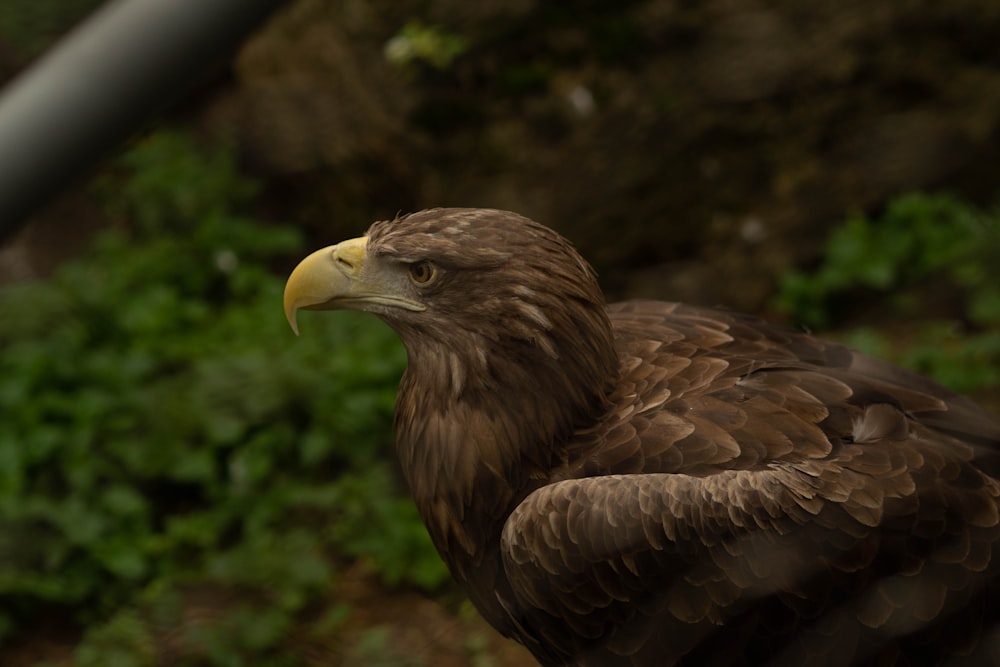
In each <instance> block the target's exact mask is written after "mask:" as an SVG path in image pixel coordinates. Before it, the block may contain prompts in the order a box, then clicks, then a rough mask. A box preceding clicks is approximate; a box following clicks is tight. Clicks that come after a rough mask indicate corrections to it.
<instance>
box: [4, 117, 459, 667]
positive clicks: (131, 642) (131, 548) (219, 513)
mask: <svg viewBox="0 0 1000 667" xmlns="http://www.w3.org/2000/svg"><path fill="white" fill-rule="evenodd" d="M119 171H120V173H119V174H118V175H117V176H116V177H114V178H110V179H108V180H107V181H106V183H105V185H104V192H105V193H106V194H107V196H108V197H109V200H110V201H111V202H112V204H111V208H112V211H113V215H114V217H115V218H116V219H118V220H119V224H118V225H117V227H118V229H117V230H116V231H113V232H108V233H105V234H104V235H102V236H101V237H100V238H99V239H98V240H97V242H96V243H95V245H94V248H93V249H92V251H91V252H89V253H88V254H86V255H85V256H84V257H82V258H81V259H79V260H76V261H73V262H71V263H69V264H68V265H66V266H64V267H63V268H61V269H60V270H59V271H58V273H57V274H56V275H55V276H54V277H53V278H52V279H51V280H48V281H44V282H37V283H32V284H21V285H14V286H11V287H8V288H5V289H4V290H2V291H0V312H2V313H3V314H4V315H3V317H2V318H0V646H2V644H3V641H4V639H11V638H13V637H15V636H16V633H17V632H18V631H19V629H22V628H25V627H29V626H31V625H32V624H33V623H35V622H36V621H37V620H38V619H39V618H40V617H41V616H42V615H44V614H48V613H50V612H51V611H52V610H53V609H62V610H64V611H66V612H69V613H71V614H72V615H74V616H75V617H76V618H77V619H78V621H79V623H80V624H81V625H83V626H86V627H87V632H86V637H85V641H84V642H83V644H82V646H81V647H80V649H79V651H78V653H77V659H78V662H79V664H81V665H99V664H100V665H142V664H150V661H151V660H152V656H153V655H154V654H155V652H156V651H157V650H158V649H155V648H154V647H153V644H151V642H153V641H154V636H155V634H156V629H157V628H164V627H166V628H175V629H176V628H183V627H185V626H184V624H183V622H182V621H183V618H185V617H186V616H187V615H189V614H190V610H189V609H187V608H186V604H185V603H184V599H185V597H184V594H183V592H184V591H190V590H201V591H205V590H208V591H211V590H225V591H227V595H232V596H235V598H236V599H237V600H238V601H239V602H238V603H233V604H229V605H223V607H224V611H222V612H220V613H219V614H217V615H216V617H215V620H214V621H213V622H212V623H208V624H198V625H197V626H196V627H192V628H191V629H190V631H187V630H183V631H182V630H178V632H180V634H181V636H182V639H183V642H182V643H184V645H185V646H188V647H189V648H190V651H189V652H190V653H193V654H197V655H198V656H199V658H198V660H199V661H200V662H197V664H212V665H216V664H217V665H241V664H254V665H260V664H296V663H295V662H294V660H292V659H291V658H281V659H280V660H279V656H283V655H284V656H287V655H288V653H287V651H283V650H282V648H281V647H282V642H283V641H285V639H286V638H287V635H288V633H289V631H290V628H291V627H292V624H293V623H295V622H296V621H298V620H301V619H302V617H303V615H304V614H306V613H307V612H309V613H310V614H311V615H312V616H315V615H316V610H315V607H316V606H317V605H319V606H321V607H322V606H323V605H326V604H330V603H331V601H330V600H328V599H325V596H329V594H330V589H331V586H332V585H333V584H334V582H335V580H336V577H337V563H339V562H345V561H346V560H348V559H355V558H365V559H368V560H369V561H371V562H372V563H373V564H374V565H375V567H376V568H377V570H378V571H379V572H381V573H382V575H383V576H384V579H385V580H386V581H387V582H389V583H393V584H410V585H417V586H421V587H424V588H434V587H436V586H439V585H440V584H441V583H442V582H443V581H445V580H446V578H447V573H446V570H445V568H444V566H443V564H442V563H441V562H440V560H439V558H438V556H437V554H436V552H435V551H434V549H433V547H432V545H431V544H430V540H429V538H428V537H427V535H426V533H425V531H424V530H423V527H422V526H421V524H420V522H419V518H418V516H417V514H416V510H415V509H414V507H413V504H412V502H411V501H410V500H409V499H408V498H407V497H406V496H405V493H403V492H402V491H401V490H400V489H399V484H398V483H397V479H396V475H395V471H394V469H393V467H392V466H393V464H391V463H390V461H391V460H392V457H391V442H392V435H391V424H392V410H393V402H394V398H395V392H396V385H397V382H398V378H399V375H400V373H401V371H402V368H403V366H404V364H405V354H404V352H403V350H402V347H401V345H400V344H399V343H398V340H397V339H396V337H395V335H394V334H393V333H392V332H391V331H390V330H389V329H388V328H387V327H385V326H384V325H382V324H381V323H380V322H378V321H377V320H375V319H374V318H369V317H363V316H359V317H354V316H352V315H349V314H344V315H343V316H338V317H329V316H327V317H322V318H320V317H317V318H308V320H307V321H306V322H304V323H303V324H304V327H303V328H304V329H305V333H306V335H304V336H302V337H301V338H299V339H296V338H295V337H294V336H293V335H292V333H291V332H290V330H289V328H288V325H287V323H286V322H285V321H284V318H283V316H282V312H281V305H280V304H281V295H282V289H283V283H284V278H283V277H282V276H278V275H276V274H275V273H274V272H272V270H271V268H270V266H269V263H270V262H272V261H275V260H276V259H279V258H286V257H288V256H290V255H293V254H294V255H301V254H302V252H303V250H302V248H301V245H302V240H301V238H300V235H299V234H298V233H297V231H296V230H294V229H291V228H288V227H283V226H278V225H265V224H262V223H260V222H258V221H255V220H253V219H250V218H248V217H244V216H243V215H241V214H240V213H239V211H241V210H246V208H247V203H248V200H249V199H250V198H251V197H252V195H253V186H252V184H250V183H248V182H247V181H246V180H245V179H244V178H243V177H242V176H241V175H240V174H239V173H238V171H237V169H236V167H235V165H234V163H233V160H232V157H231V155H230V153H229V152H228V151H226V150H215V151H211V152H204V151H200V150H198V149H196V147H195V146H194V144H193V143H192V142H191V141H190V140H189V139H188V138H186V137H185V136H184V135H180V134H172V133H160V134H157V135H154V136H151V137H149V138H147V139H145V140H143V141H142V142H141V143H139V144H137V145H136V146H135V147H134V148H133V149H132V150H131V151H129V152H128V154H127V155H126V156H125V157H124V158H123V160H122V161H121V165H120V169H119ZM333 602H335V601H333ZM178 641H180V640H178ZM180 664H183V661H181V663H180Z"/></svg>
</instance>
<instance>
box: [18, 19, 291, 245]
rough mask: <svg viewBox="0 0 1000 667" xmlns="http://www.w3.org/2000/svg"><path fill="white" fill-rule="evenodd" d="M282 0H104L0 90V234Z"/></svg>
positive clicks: (230, 48) (132, 128)
mask: <svg viewBox="0 0 1000 667" xmlns="http://www.w3.org/2000/svg"><path fill="white" fill-rule="evenodd" d="M283 4H286V3H285V2H284V1H283V0H113V1H112V2H109V3H108V4H106V5H105V6H103V7H101V8H100V9H99V10H98V11H97V12H95V13H94V14H93V15H92V16H91V17H90V18H88V19H87V20H86V21H84V22H83V23H82V24H81V25H80V26H78V27H77V28H76V29H74V30H73V31H72V32H71V33H70V34H69V35H68V36H66V37H65V38H64V39H63V40H62V41H61V42H60V43H58V44H57V45H56V46H55V47H53V48H52V50H51V51H49V52H48V53H47V54H45V55H44V56H43V57H42V58H41V59H39V60H38V62H36V63H35V64H33V65H32V66H31V67H29V68H28V69H27V70H26V71H25V72H24V73H23V74H21V75H20V76H19V77H18V78H17V79H15V80H14V81H13V82H11V83H10V84H9V85H8V86H7V88H6V89H5V90H4V91H3V93H2V96H0V240H2V239H3V238H5V237H6V236H7V235H8V234H9V233H10V232H12V231H13V230H14V229H16V227H17V225H18V224H19V223H20V222H21V221H22V220H23V219H24V218H25V217H26V216H27V215H28V214H30V213H31V212H32V211H33V210H34V209H35V208H37V207H38V206H40V205H41V204H42V203H44V202H45V201H46V200H47V199H49V198H50V197H52V196H53V195H54V194H55V193H57V192H58V191H59V190H60V189H61V188H63V187H65V185H66V184H67V183H68V182H69V181H70V179H72V178H74V177H76V176H78V175H79V174H80V173H81V172H82V171H83V169H84V168H85V167H86V166H87V165H89V164H91V163H92V162H93V161H95V160H96V159H97V158H99V157H101V156H102V155H104V154H105V153H107V152H108V151H109V150H110V149H111V148H113V147H114V146H115V145H116V144H117V143H118V142H120V141H121V140H123V139H125V138H126V137H128V136H129V134H130V133H132V132H134V131H135V129H136V128H137V127H138V126H139V124H140V123H141V122H142V121H143V120H144V119H146V118H148V117H149V116H150V115H151V114H153V113H155V112H157V111H159V110H161V109H162V108H163V107H164V106H166V104H167V103H168V102H170V101H171V100H172V99H174V98H175V97H177V95H178V94H180V93H181V92H183V90H184V88H185V87H186V85H187V84H190V83H191V82H192V81H194V80H196V78H197V76H198V74H199V73H200V72H204V71H205V69H206V67H207V66H208V65H211V64H213V63H215V62H218V61H219V59H221V58H223V57H225V56H228V55H229V54H231V53H232V52H233V51H234V50H235V49H236V47H237V46H238V45H239V43H240V42H241V41H242V40H243V39H244V38H245V37H246V36H247V35H248V34H249V33H250V32H251V31H252V30H253V29H254V28H255V27H257V26H259V25H260V24H261V23H262V22H263V21H264V20H265V19H266V18H267V17H268V16H269V15H270V14H271V13H272V12H273V11H274V10H276V9H277V8H279V7H280V6H282V5H283Z"/></svg>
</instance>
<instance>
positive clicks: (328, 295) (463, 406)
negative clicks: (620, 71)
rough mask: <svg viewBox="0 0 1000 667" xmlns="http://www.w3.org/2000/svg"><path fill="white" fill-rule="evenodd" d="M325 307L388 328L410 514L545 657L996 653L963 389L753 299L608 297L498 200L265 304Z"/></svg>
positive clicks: (396, 229)
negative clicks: (763, 315)
mask: <svg viewBox="0 0 1000 667" xmlns="http://www.w3.org/2000/svg"><path fill="white" fill-rule="evenodd" d="M336 308H350V309H356V310H364V311H368V312H371V313H374V314H375V315H377V316H378V317H380V318H382V319H383V320H385V321H386V322H387V323H388V324H389V325H390V326H391V327H392V328H393V329H395V331H396V332H397V333H398V334H399V336H400V338H401V339H402V341H403V343H404V345H405V347H406V350H407V354H408V359H409V363H408V367H407V369H406V371H405V373H404V375H403V378H402V380H401V383H400V387H399V396H398V399H397V404H396V418H395V426H396V433H397V451H398V455H399V459H400V462H401V464H402V469H403V471H404V474H405V477H406V480H407V482H408V484H409V486H410V489H411V491H412V493H413V497H414V500H415V501H416V504H417V507H418V508H419V510H420V514H421V516H422V517H423V520H424V522H425V524H426V526H427V530H428V531H429V532H430V535H431V537H432V538H433V541H434V544H435V545H436V546H437V549H438V551H439V552H440V554H441V557H442V558H443V559H444V561H445V562H446V563H447V565H448V567H449V568H450V570H451V573H452V575H453V576H454V577H455V579H456V580H457V581H458V582H459V583H460V584H461V585H462V586H463V587H464V589H465V591H466V592H467V593H468V595H469V597H470V598H471V600H472V602H473V603H475V605H476V607H477V608H478V609H479V611H480V612H481V613H482V615H483V616H484V617H485V618H486V620H487V621H489V622H490V623H491V624H492V625H493V626H494V627H495V628H496V629H497V630H499V631H500V632H501V633H503V634H504V635H506V636H507V637H512V638H514V639H516V640H517V641H519V642H521V643H523V644H524V645H525V646H527V647H528V649H529V650H530V651H531V652H532V653H533V654H534V655H535V657H536V658H537V659H538V660H539V662H541V663H542V664H544V665H657V666H659V665H673V664H685V665H688V664H690V665H699V666H701V665H742V664H746V665H795V666H799V665H810V666H813V665H854V664H878V665H904V664H919V665H929V664H939V663H947V664H968V665H986V664H1000V657H998V656H1000V634H996V633H993V632H992V630H993V627H992V624H993V623H994V621H995V620H996V619H995V618H994V617H995V616H996V614H997V613H998V605H997V600H996V596H997V595H998V593H1000V590H998V588H1000V587H998V585H997V573H998V572H1000V555H998V557H996V558H995V557H994V550H995V549H996V545H997V543H998V539H1000V513H998V496H1000V483H998V481H997V480H998V478H1000V456H998V455H1000V420H998V419H997V418H996V417H994V416H992V415H990V414H989V413H987V412H986V411H984V410H983V409H981V408H980V407H978V406H977V405H975V404H974V403H973V402H971V401H970V400H968V399H965V398H962V397H960V396H958V395H956V394H954V393H952V392H950V391H948V390H946V389H944V388H942V387H940V386H938V385H937V384H935V383H933V382H931V381H930V380H928V379H926V378H923V377H921V376H919V375H916V374H914V373H911V372H908V371H905V370H902V369H899V368H896V367H894V366H891V365H889V364H887V363H884V362H881V361H877V360H875V359H872V358H870V357H867V356H864V355H862V354H859V353H857V352H852V351H850V350H848V349H846V348H844V347H842V346H841V345H838V344H836V343H832V342H829V341H825V340H822V339H820V338H817V337H814V336H811V335H808V334H805V333H801V332H798V331H794V330H791V329H788V328H784V327H781V326H777V325H774V324H770V323H768V322H765V321H762V320H760V319H756V318H753V317H750V316H746V315H739V314H733V313H729V312H725V311H721V310H715V309H709V308H701V307H695V306H688V305H682V304H678V303H661V302H654V301H631V302H625V303H617V304H612V305H606V304H605V301H604V298H603V296H602V293H601V290H600V288H599V286H598V284H597V280H596V277H595V274H594V272H593V270H592V269H591V267H590V266H589V265H588V264H587V262H586V261H584V260H583V259H582V258H581V257H580V255H579V254H577V252H576V251H575V250H574V249H573V248H572V246H571V245H570V244H569V243H568V242H567V241H566V240H565V239H563V238H562V237H560V236H559V235H558V234H556V233H555V232H553V231H552V230H550V229H548V228H547V227H545V226H543V225H540V224H538V223H536V222H533V221H531V220H528V219H526V218H524V217H521V216H519V215H517V214H514V213H509V212H504V211H496V210H483V209H435V210H428V211H422V212H419V213H415V214H412V215H408V216H405V217H402V218H398V219H396V220H393V221H386V222H377V223H375V224H374V225H372V227H371V228H370V229H369V231H368V234H367V235H366V236H364V237H361V238H358V239H353V240H350V241H345V242H343V243H340V244H338V245H335V246H332V247H329V248H324V249H323V250H319V251H317V252H315V253H313V254H312V255H310V256H309V257H307V258H306V259H305V260H303V261H302V263H301V264H300V265H299V266H298V267H297V268H296V269H295V271H294V272H293V273H292V275H291V277H290V278H289V280H288V285H287V287H286V289H285V313H286V315H287V316H288V319H289V322H290V323H291V325H292V327H293V329H296V319H295V317H296V312H297V311H298V310H301V309H314V310H323V309H336ZM296 330H297V329H296Z"/></svg>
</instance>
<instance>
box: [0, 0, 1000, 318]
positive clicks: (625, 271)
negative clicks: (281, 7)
mask: <svg viewBox="0 0 1000 667" xmlns="http://www.w3.org/2000/svg"><path fill="white" fill-rule="evenodd" d="M407 25H411V26H417V28H418V31H422V34H430V35H432V36H435V37H437V38H438V41H439V42H441V41H444V42H445V44H444V46H442V45H441V44H438V45H437V46H434V45H433V44H432V46H431V47H430V48H429V49H428V51H429V54H430V55H426V56H421V53H420V47H419V45H418V47H417V49H416V51H417V53H415V54H414V55H411V56H410V57H409V58H406V57H403V58H402V59H400V58H396V59H395V60H393V59H392V58H390V57H388V56H387V50H388V49H391V47H389V46H388V45H389V44H390V42H391V41H392V40H393V38H394V37H397V38H398V37H399V35H400V34H401V33H403V32H405V28H406V26H407ZM448 39H456V40H459V41H460V46H459V48H458V49H457V50H458V51H460V52H459V53H457V55H455V56H454V57H453V58H452V57H449V55H448V53H447V50H448V46H447V42H446V40H448ZM998 44H1000V5H997V4H996V3H993V2H989V1H984V0H962V1H958V2H950V3H935V2H929V1H925V2H919V1H918V2H899V1H897V2H890V3H876V4H872V3H867V2H841V1H837V2H834V1H833V0H820V1H818V2H813V3H806V4H803V3H794V2H781V3H759V2H754V1H752V0H716V1H712V2H680V1H670V0H657V1H654V2H635V1H633V2H600V1H591V2H580V3H573V4H572V5H565V4H562V3H542V2H532V1H529V0H517V1H513V2H511V1H506V0H505V1H493V0H487V1H485V2H477V3H466V2H458V1H452V0H435V1H433V2H387V1H385V0H374V1H363V0H346V1H345V2H338V3H332V2H325V1H322V0H300V1H298V2H295V3H293V4H292V5H291V6H290V7H289V8H288V9H287V10H286V11H284V12H283V13H282V14H280V15H279V16H278V17H277V18H276V19H275V20H273V21H272V22H271V23H270V24H269V25H268V26H267V27H266V28H265V29H264V30H262V31H261V32H260V33H259V34H257V35H256V36H255V37H253V39H251V40H250V41H249V42H248V43H247V44H246V46H245V48H244V49H243V50H242V51H241V53H240V54H239V55H238V57H237V58H236V59H235V61H234V62H233V63H232V64H231V67H228V68H226V69H225V70H223V69H222V68H219V69H218V70H217V71H216V70H213V71H208V72H206V75H205V77H204V82H203V84H202V85H201V86H200V87H199V88H198V89H197V90H196V91H194V92H193V93H192V94H190V95H189V96H188V97H187V98H186V99H185V100H184V102H183V103H182V104H181V105H179V107H177V108H175V109H174V110H173V111H172V112H171V113H170V114H169V116H168V117H167V118H165V119H161V120H162V121H164V122H171V123H182V124H184V125H189V126H193V127H196V128H198V130H199V131H200V132H202V133H203V134H204V135H206V136H213V137H219V136H223V137H226V138H227V139H228V140H230V141H232V142H234V143H235V144H236V146H237V147H238V150H239V152H240V155H241V156H242V159H243V160H244V162H245V164H246V166H247V168H249V169H250V170H251V171H252V172H254V174H255V175H256V176H257V177H259V178H260V179H262V180H263V182H264V183H265V193H264V206H265V207H266V209H267V213H268V214H269V215H271V216H272V217H276V218H279V219H283V220H294V221H298V222H299V223H300V224H302V225H304V226H306V227H308V228H309V230H310V231H311V233H312V234H313V235H314V236H315V238H316V241H317V243H318V242H324V241H329V240H335V239H337V238H340V237H342V236H343V235H344V234H345V233H353V232H356V231H358V230H361V229H363V228H364V227H365V226H366V225H367V224H368V223H369V222H371V221H372V220H375V219H380V218H386V217H391V216H393V215H395V214H396V213H397V212H400V211H403V212H406V211H412V210H416V209H420V208H425V207H430V206H488V207H499V208H507V209H512V210H516V211H518V212H521V213H523V214H525V215H528V216H530V217H534V218H536V219H538V220H540V221H543V222H545V223H547V224H550V225H552V226H555V227H557V228H558V229H560V230H561V231H562V232H563V233H565V234H566V235H567V236H569V237H571V238H572V239H573V240H574V242H575V243H576V244H577V245H578V246H579V247H580V249H581V250H582V251H583V252H584V254H585V255H586V256H587V257H588V258H589V259H590V260H591V261H592V262H593V263H594V264H595V265H596V266H597V268H598V269H599V271H600V273H601V275H602V279H603V282H604V284H605V285H606V287H607V289H608V291H609V293H610V294H611V295H612V296H616V297H617V296H625V295H631V296H636V295H641V296H655V297H662V298H671V299H680V300H688V301H697V302H702V303H718V304H725V305H729V306H732V307H735V308H739V309H742V310H751V311H759V310H761V309H762V308H764V306H765V303H766V300H767V297H768V295H769V294H770V293H771V292H772V291H773V288H774V281H775V278H776V277H777V276H780V275H782V274H783V273H784V272H786V271H788V270H789V269H790V268H792V267H801V266H808V265H809V264H810V263H812V262H815V261H816V260H817V257H818V256H819V253H820V250H821V243H822V241H823V239H824V238H825V236H826V234H827V232H828V230H829V229H830V228H831V226H833V225H835V224H836V223H837V222H839V221H841V220H842V219H843V217H844V215H845V214H846V213H849V212H858V211H869V212H872V211H878V209H879V208H880V207H881V206H883V205H884V204H885V202H886V201H887V200H888V199H890V198H892V197H893V196H895V195H898V194H900V193H904V192H908V191H912V190H915V189H945V190H947V191H950V192H954V193H957V194H960V195H963V196H965V197H967V198H969V199H971V200H972V201H974V202H984V203H985V202H990V201H993V199H994V198H995V195H996V191H997V183H998V180H1000V160H998V159H997V158H998V155H1000V46H998ZM17 53H18V51H17V50H16V49H14V48H12V47H11V48H7V49H0V55H4V54H6V55H7V63H6V66H5V69H6V70H7V71H13V70H14V69H16V66H17V62H18V57H17V55H16V54H17ZM441 54H443V56H442V57H441V61H439V62H437V63H435V62H432V61H433V60H434V59H435V58H436V57H437V56H438V55H441ZM442 61H443V62H442ZM67 201H69V202H70V204H68V205H67V204H66V202H67ZM79 203H80V202H79V201H78V200H77V199H74V197H73V194H69V195H66V196H64V198H63V201H62V202H59V203H57V204H55V205H54V206H53V207H52V208H51V209H50V210H49V211H47V212H45V213H42V214H41V215H39V216H38V219H37V220H36V222H35V224H34V228H33V229H29V230H28V231H27V232H25V233H24V234H23V235H22V237H21V239H20V244H21V245H22V246H23V247H24V248H25V251H24V253H22V254H19V255H18V260H19V263H18V262H15V266H13V267H12V266H4V268H3V272H4V273H5V274H6V275H8V276H9V275H12V274H13V275H17V274H25V273H31V272H35V271H44V270H45V267H46V266H47V265H48V264H47V259H46V256H47V255H48V254H51V253H56V254H58V253H59V249H58V248H54V247H52V245H51V244H50V240H51V236H53V234H51V232H53V231H55V230H59V234H58V236H59V237H60V238H65V232H66V231H68V230H70V231H71V230H73V229H77V228H79V227H83V226H85V225H84V221H87V220H88V219H89V218H88V215H87V213H86V212H85V211H81V209H80V207H79ZM60 204H63V205H62V206H60ZM68 245H69V247H71V248H73V247H77V244H75V243H70V244H68ZM12 253H13V251H11V250H9V249H8V250H7V251H6V255H7V256H8V258H9V257H10V256H11V255H12Z"/></svg>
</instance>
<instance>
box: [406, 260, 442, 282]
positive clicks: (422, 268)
mask: <svg viewBox="0 0 1000 667" xmlns="http://www.w3.org/2000/svg"><path fill="white" fill-rule="evenodd" d="M435 277H437V267H435V266H434V265H433V264H431V263H430V262H428V261H426V260H425V261H422V262H414V263H413V264H410V280H412V281H413V282H415V283H416V284H418V285H426V284H428V283H429V282H431V281H432V280H434V278H435Z"/></svg>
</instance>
